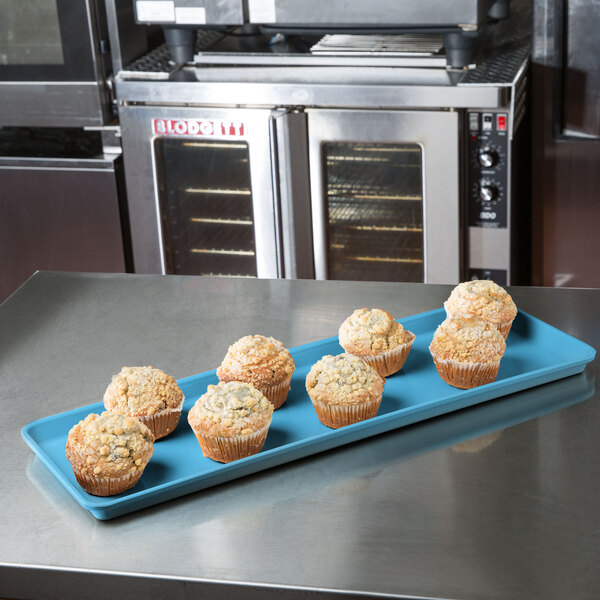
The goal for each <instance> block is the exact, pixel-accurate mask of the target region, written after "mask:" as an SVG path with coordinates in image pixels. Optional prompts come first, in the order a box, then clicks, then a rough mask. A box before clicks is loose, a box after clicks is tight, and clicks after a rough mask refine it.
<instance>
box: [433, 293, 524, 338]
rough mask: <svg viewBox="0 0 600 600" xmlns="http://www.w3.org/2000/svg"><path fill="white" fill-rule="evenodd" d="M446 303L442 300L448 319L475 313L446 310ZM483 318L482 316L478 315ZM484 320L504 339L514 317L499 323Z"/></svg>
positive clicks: (467, 316) (469, 317)
mask: <svg viewBox="0 0 600 600" xmlns="http://www.w3.org/2000/svg"><path fill="white" fill-rule="evenodd" d="M447 304H448V301H446V302H444V308H445V309H446V316H447V317H448V318H449V319H456V318H458V319H472V318H473V316H475V315H464V314H460V313H454V312H452V311H451V310H448V308H447ZM480 318H483V317H480ZM483 320H484V321H487V322H488V323H491V324H492V325H495V326H496V329H497V330H498V331H499V332H500V333H501V334H502V337H504V339H505V340H506V338H507V337H508V334H509V333H510V328H511V327H512V324H513V321H514V319H511V320H510V321H502V322H501V323H496V322H495V321H488V320H487V319H483Z"/></svg>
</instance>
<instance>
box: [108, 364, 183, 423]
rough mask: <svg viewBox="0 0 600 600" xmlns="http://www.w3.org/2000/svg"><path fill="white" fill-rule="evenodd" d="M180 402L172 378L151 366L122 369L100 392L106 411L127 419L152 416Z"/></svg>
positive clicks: (177, 390) (180, 397) (176, 406)
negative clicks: (121, 415)
mask: <svg viewBox="0 0 600 600" xmlns="http://www.w3.org/2000/svg"><path fill="white" fill-rule="evenodd" d="M182 402H183V392H182V391H181V390H180V389H179V386H178V385H177V382H176V381H175V379H173V377H171V376H170V375H167V374H166V373H164V372H163V371H161V370H160V369H155V368H154V367H123V368H122V369H121V372H120V373H118V374H117V375H113V378H112V381H111V383H110V385H109V386H108V388H107V389H106V392H105V393H104V406H105V407H106V409H107V410H110V411H112V412H115V413H120V414H124V415H129V416H142V415H153V414H155V413H157V412H159V411H161V410H164V409H166V408H178V407H179V406H180V405H181V403H182Z"/></svg>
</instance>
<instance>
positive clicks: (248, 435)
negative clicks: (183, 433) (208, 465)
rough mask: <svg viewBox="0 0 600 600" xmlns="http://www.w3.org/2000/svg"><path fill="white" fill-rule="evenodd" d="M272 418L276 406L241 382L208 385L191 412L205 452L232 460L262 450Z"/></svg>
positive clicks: (191, 418) (190, 421)
mask: <svg viewBox="0 0 600 600" xmlns="http://www.w3.org/2000/svg"><path fill="white" fill-rule="evenodd" d="M272 419H273V405H272V404H271V403H270V402H269V401H268V400H267V399H266V398H265V396H264V395H263V394H261V393H260V392H259V391H258V390H257V389H256V388H253V387H252V386H251V385H250V384H248V383H242V382H240V381H230V382H227V383H224V382H221V383H219V384H218V385H209V386H208V389H207V391H206V393H205V394H204V395H203V396H201V397H200V398H199V399H198V400H197V401H196V403H195V404H194V406H193V407H192V409H191V410H190V412H189V414H188V423H189V424H190V427H191V428H192V430H193V431H194V434H195V435H196V438H197V439H198V442H199V443H200V448H202V454H204V456H206V457H208V458H212V459H213V460H216V461H218V462H222V463H229V462H232V461H234V460H238V459H240V458H244V457H246V456H251V455H252V454H256V453H257V452H260V450H261V449H262V447H263V446H264V443H265V440H266V439H267V433H268V431H269V426H270V425H271V420H272Z"/></svg>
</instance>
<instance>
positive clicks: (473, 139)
mask: <svg viewBox="0 0 600 600" xmlns="http://www.w3.org/2000/svg"><path fill="white" fill-rule="evenodd" d="M471 141H472V142H476V141H477V136H476V135H475V134H471Z"/></svg>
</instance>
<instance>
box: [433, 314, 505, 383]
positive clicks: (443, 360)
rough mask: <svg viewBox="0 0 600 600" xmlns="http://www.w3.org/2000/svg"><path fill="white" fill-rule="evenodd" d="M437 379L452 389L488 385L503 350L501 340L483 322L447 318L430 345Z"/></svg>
mask: <svg viewBox="0 0 600 600" xmlns="http://www.w3.org/2000/svg"><path fill="white" fill-rule="evenodd" d="M429 351H430V352H431V356H432V357H433V361H434V363H435V366H436V368H437V370H438V373H439V374H440V377H441V378H442V379H443V380H444V381H445V382H446V383H448V384H450V385H453V386H454V387H458V388H463V389H468V388H473V387H477V386H478V385H483V384H485V383H491V382H492V381H494V380H495V379H496V377H497V375H498V369H499V368H500V359H501V358H502V357H503V356H504V352H505V351H506V342H505V341H504V337H503V336H502V334H501V333H500V331H498V329H497V327H496V326H495V325H492V324H491V323H488V322H487V321H484V320H483V319H479V318H473V319H462V318H454V319H446V320H445V321H444V322H443V323H441V324H440V325H439V326H438V328H437V329H436V331H435V333H434V334H433V339H432V341H431V344H430V346H429Z"/></svg>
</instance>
